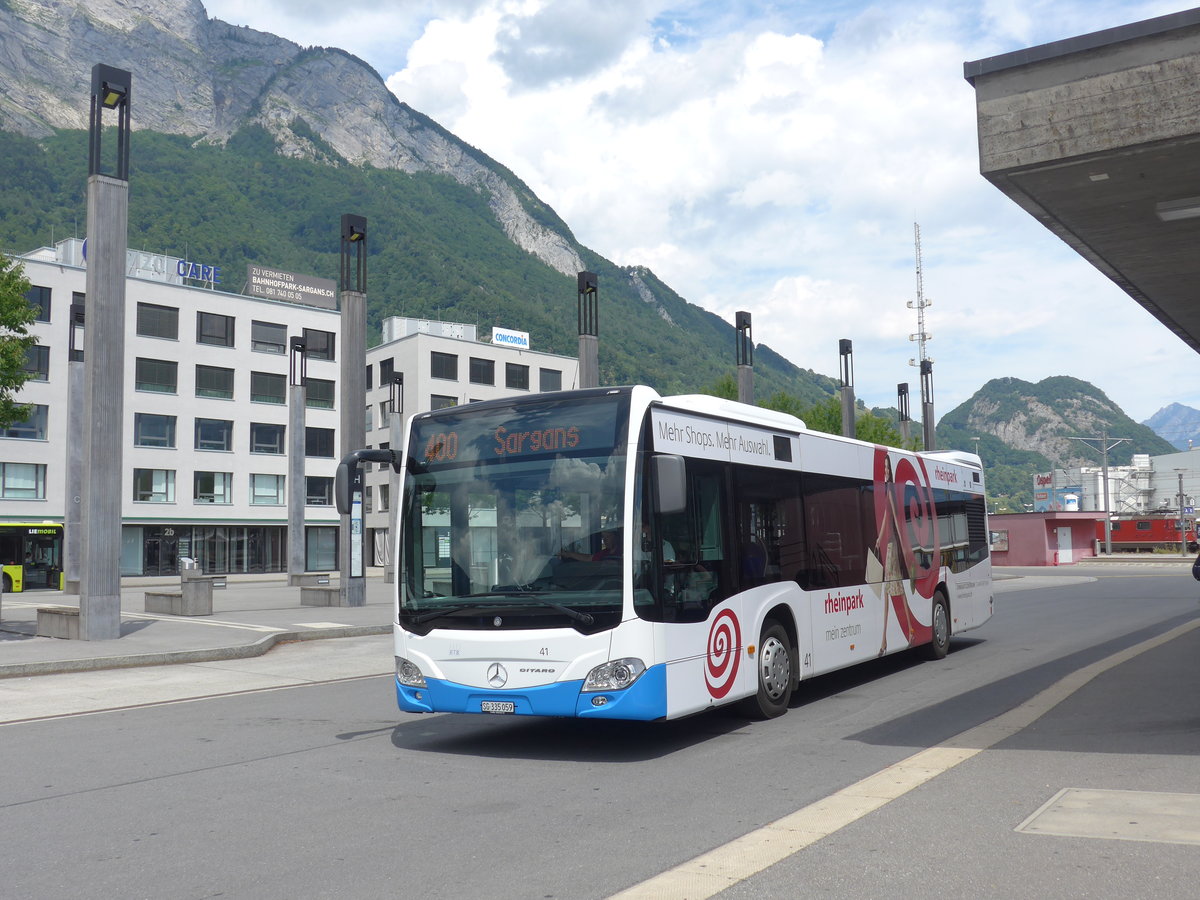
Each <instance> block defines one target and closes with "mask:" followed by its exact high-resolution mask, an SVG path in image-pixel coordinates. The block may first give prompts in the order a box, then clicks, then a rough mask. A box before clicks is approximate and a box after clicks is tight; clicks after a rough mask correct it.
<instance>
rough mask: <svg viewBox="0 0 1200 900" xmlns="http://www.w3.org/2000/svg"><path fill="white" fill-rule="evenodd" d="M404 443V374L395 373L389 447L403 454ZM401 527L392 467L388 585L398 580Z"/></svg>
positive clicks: (390, 398)
mask: <svg viewBox="0 0 1200 900" xmlns="http://www.w3.org/2000/svg"><path fill="white" fill-rule="evenodd" d="M403 443H404V373H403V372H395V373H393V374H392V380H391V383H390V384H389V385H388V447H389V448H390V449H391V450H393V451H394V452H396V453H398V454H399V453H403V452H404V447H403ZM399 527H400V473H399V472H397V471H396V468H395V466H390V467H389V469H388V541H389V542H390V543H391V547H392V552H391V553H389V554H388V564H387V568H386V569H385V570H384V573H383V580H384V582H385V583H387V584H391V583H392V582H394V581H395V580H396V565H397V563H399V562H400V560H399V559H398V556H399V553H398V552H397V551H398V549H399V546H400V545H399V543H398V542H397V538H398V536H399V533H398V529H399Z"/></svg>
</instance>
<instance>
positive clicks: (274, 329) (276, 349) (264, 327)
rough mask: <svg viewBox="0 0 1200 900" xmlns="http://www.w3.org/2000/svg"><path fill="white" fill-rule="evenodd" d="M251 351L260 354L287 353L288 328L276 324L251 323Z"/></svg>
mask: <svg viewBox="0 0 1200 900" xmlns="http://www.w3.org/2000/svg"><path fill="white" fill-rule="evenodd" d="M250 349H251V350H257V351H258V352H259V353H278V354H279V355H280V356H282V355H283V354H285V353H287V326H286V325H276V324H275V323H274V322H251V323H250Z"/></svg>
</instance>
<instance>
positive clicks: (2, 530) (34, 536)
mask: <svg viewBox="0 0 1200 900" xmlns="http://www.w3.org/2000/svg"><path fill="white" fill-rule="evenodd" d="M0 573H3V581H4V592H5V593H10V592H12V593H18V592H21V591H33V590H49V591H61V590H62V588H63V526H62V524H61V523H58V522H0Z"/></svg>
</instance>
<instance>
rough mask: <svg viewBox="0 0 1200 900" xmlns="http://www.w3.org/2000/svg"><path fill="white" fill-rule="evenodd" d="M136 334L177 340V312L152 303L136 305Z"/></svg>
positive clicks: (169, 307)
mask: <svg viewBox="0 0 1200 900" xmlns="http://www.w3.org/2000/svg"><path fill="white" fill-rule="evenodd" d="M137 333H138V334H140V335H142V336H143V337H156V338H169V339H170V340H173V341H177V340H179V310H178V309H176V308H175V307H173V306H158V305H157V304H154V303H139V304H138V305H137Z"/></svg>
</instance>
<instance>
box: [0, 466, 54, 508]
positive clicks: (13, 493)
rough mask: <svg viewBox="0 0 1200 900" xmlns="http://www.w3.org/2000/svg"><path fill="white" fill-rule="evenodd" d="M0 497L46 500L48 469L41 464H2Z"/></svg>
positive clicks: (0, 468) (6, 498)
mask: <svg viewBox="0 0 1200 900" xmlns="http://www.w3.org/2000/svg"><path fill="white" fill-rule="evenodd" d="M0 497H3V498H4V499H5V500H45V499H46V467H45V466H44V465H42V464H41V463H0Z"/></svg>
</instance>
